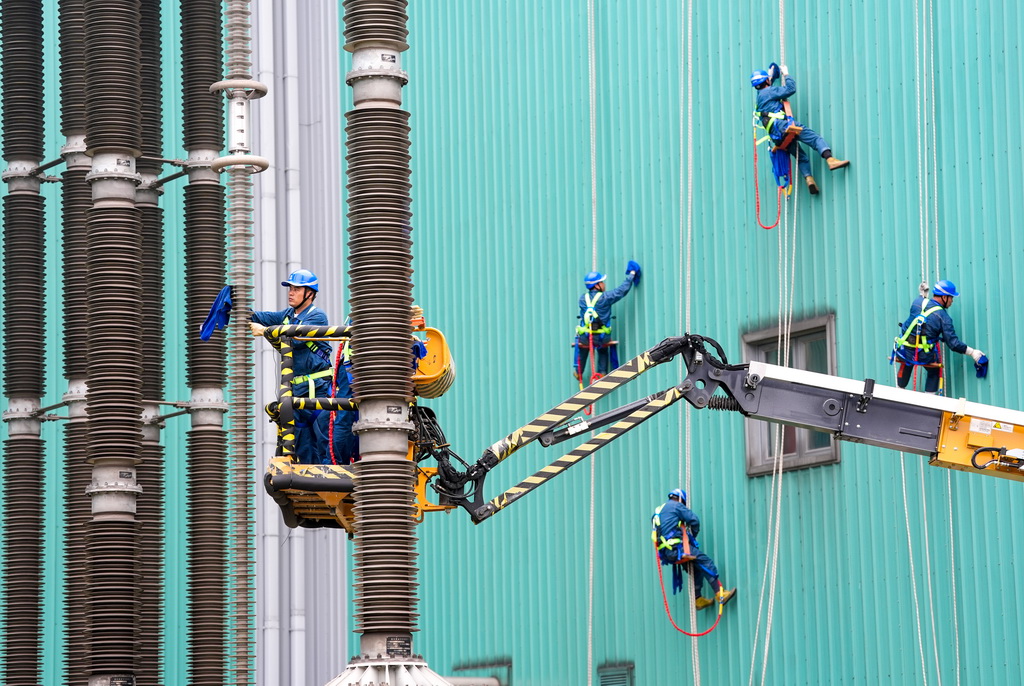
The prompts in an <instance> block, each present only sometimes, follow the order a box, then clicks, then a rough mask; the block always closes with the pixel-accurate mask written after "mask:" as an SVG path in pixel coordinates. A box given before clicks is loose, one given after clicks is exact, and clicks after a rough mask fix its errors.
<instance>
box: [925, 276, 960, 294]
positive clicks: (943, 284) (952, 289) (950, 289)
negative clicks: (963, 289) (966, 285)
mask: <svg viewBox="0 0 1024 686" xmlns="http://www.w3.org/2000/svg"><path fill="white" fill-rule="evenodd" d="M932 293H933V294H934V295H952V296H953V297H956V296H958V295H960V291H958V290H957V289H956V284H955V283H953V282H952V281H947V280H946V279H943V280H942V281H939V282H937V283H936V284H935V285H934V286H932Z"/></svg>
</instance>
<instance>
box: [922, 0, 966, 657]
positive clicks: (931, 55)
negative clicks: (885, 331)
mask: <svg viewBox="0 0 1024 686" xmlns="http://www.w3.org/2000/svg"><path fill="white" fill-rule="evenodd" d="M925 2H926V3H927V6H928V36H929V39H930V40H929V41H928V63H929V64H930V65H931V68H930V69H929V72H928V73H929V75H930V77H929V78H928V90H929V96H928V101H929V103H930V104H931V119H930V120H929V125H930V127H931V131H932V144H931V148H932V218H933V221H934V223H935V278H939V273H940V272H939V163H938V153H937V152H936V149H937V148H938V140H937V138H938V137H937V134H936V131H937V129H938V126H937V125H936V121H937V120H936V118H935V40H934V31H932V30H931V27H932V24H933V17H934V14H933V9H932V0H925ZM958 649H959V648H958Z"/></svg>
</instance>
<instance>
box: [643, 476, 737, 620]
mask: <svg viewBox="0 0 1024 686" xmlns="http://www.w3.org/2000/svg"><path fill="white" fill-rule="evenodd" d="M699 533H700V519H699V518H698V517H697V515H696V514H695V513H694V511H693V510H691V509H690V508H689V507H687V497H686V491H684V490H683V489H681V488H675V489H673V490H671V491H669V494H668V500H667V501H666V502H665V503H664V504H662V505H660V506H659V507H658V509H657V510H655V511H654V515H652V516H651V540H652V541H654V547H655V549H656V550H657V551H658V559H659V560H660V561H661V564H662V565H671V566H672V593H673V594H675V593H678V592H679V591H681V590H683V566H684V565H689V566H690V571H691V572H692V574H693V593H694V604H695V605H696V606H697V609H698V610H704V609H707V608H709V607H711V605H712V604H714V602H715V601H716V600H717V601H718V602H719V603H721V604H722V605H724V604H725V603H727V602H729V601H730V600H732V598H733V596H735V595H736V589H735V588H733V589H731V590H726V589H725V587H724V586H723V585H722V582H721V581H720V580H719V578H718V567H716V566H715V563H714V561H713V560H712V559H711V558H710V557H708V555H707V553H705V552H703V551H702V550H701V549H700V546H699V545H698V544H697V535H698V534H699ZM705 580H706V581H707V582H708V584H709V585H710V586H711V588H712V590H714V592H715V597H714V599H712V598H705V597H703V596H702V595H701V589H702V588H703V586H704V581H705Z"/></svg>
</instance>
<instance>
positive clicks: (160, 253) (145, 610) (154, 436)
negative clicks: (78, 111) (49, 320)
mask: <svg viewBox="0 0 1024 686" xmlns="http://www.w3.org/2000/svg"><path fill="white" fill-rule="evenodd" d="M161 5H162V0H142V4H141V8H140V10H141V17H142V31H141V39H142V82H143V83H144V84H145V87H144V88H143V89H142V91H141V93H140V95H141V96H142V103H141V104H142V157H141V158H140V159H139V162H138V171H139V177H140V184H139V187H138V188H137V189H136V192H135V205H136V207H137V208H138V210H139V213H140V216H141V219H142V339H141V344H142V346H141V347H142V398H143V409H142V417H143V428H142V462H141V463H140V464H139V468H138V478H139V485H140V486H141V487H142V493H141V494H139V498H138V509H137V512H136V520H137V522H138V525H139V545H140V548H139V568H138V572H139V588H138V591H139V596H140V597H141V598H142V602H141V605H140V607H139V648H138V652H137V653H136V654H135V673H136V683H137V684H138V686H160V685H162V684H163V683H164V680H163V653H164V651H163V648H164V640H163V628H164V627H163V621H164V612H163V601H164V533H165V532H164V491H165V483H164V482H165V478H166V469H165V468H164V448H163V446H161V445H160V430H161V429H162V428H163V424H162V423H161V422H160V421H159V417H160V405H159V404H157V403H158V401H161V400H163V399H164V390H165V389H164V347H165V340H164V328H165V317H164V311H165V304H164V219H163V209H162V208H161V207H160V206H159V201H160V195H161V191H162V187H161V186H160V185H159V184H158V183H157V180H158V177H159V175H160V173H161V171H162V170H163V163H162V162H160V161H159V160H160V158H162V157H163V137H164V132H163V117H164V110H163V87H162V86H163V72H162V67H161V65H162V63H163V55H162V48H163V46H162V44H161V40H160V24H161Z"/></svg>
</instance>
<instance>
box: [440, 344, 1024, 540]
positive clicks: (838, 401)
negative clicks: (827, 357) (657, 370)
mask: <svg viewBox="0 0 1024 686" xmlns="http://www.w3.org/2000/svg"><path fill="white" fill-rule="evenodd" d="M709 344H710V345H711V346H712V347H713V348H714V349H715V351H716V352H717V353H718V354H719V355H720V358H719V357H716V356H715V354H714V353H713V352H711V351H709V350H708V347H707V346H708V345H709ZM677 355H678V356H681V357H682V359H683V363H684V365H685V367H686V371H687V374H686V377H685V378H684V379H683V380H682V381H680V382H679V383H678V384H676V385H675V386H672V387H670V388H667V389H665V390H663V391H661V392H659V393H655V394H654V395H651V396H648V397H646V398H643V399H640V400H637V401H634V402H632V403H629V404H627V405H624V406H622V407H620V408H617V409H616V410H612V411H611V412H607V413H604V414H602V415H598V416H596V417H593V418H591V419H590V420H589V421H588V420H586V419H583V418H580V419H576V420H573V416H574V415H576V414H578V413H579V412H580V411H581V410H582V409H583V408H584V407H585V406H586V405H588V404H590V403H592V402H594V401H595V400H596V399H598V398H600V397H603V396H605V395H607V394H608V393H611V392H612V391H614V390H616V389H617V388H619V387H621V386H622V385H624V384H626V383H628V382H630V381H632V380H633V379H635V378H636V377H637V376H639V375H640V374H642V373H643V372H645V371H647V370H648V369H651V368H653V367H654V366H656V365H658V364H661V363H663V362H666V361H668V360H671V359H673V358H674V357H676V356H677ZM719 390H721V393H718V391H719ZM679 400H686V401H687V402H689V403H690V404H691V405H692V406H693V407H695V408H697V409H705V408H710V409H716V410H727V411H736V412H739V413H741V414H743V415H744V416H747V417H750V418H753V419H760V420H764V421H771V422H777V423H780V424H784V425H786V426H795V427H801V428H805V429H812V430H816V431H824V432H828V433H830V434H831V435H832V436H833V437H834V438H836V439H837V440H842V441H851V442H854V443H865V444H867V445H874V446H879V447H882V448H888V449H891V450H900V451H903V452H909V453H914V454H918V455H926V456H928V457H929V462H930V463H931V464H934V465H937V466H942V467H948V468H953V469H961V470H964V471H979V470H980V471H983V472H985V473H988V474H992V475H995V476H1001V477H1004V478H1010V479H1016V480H1019V481H1024V412H1020V411H1017V410H1009V409H1005V408H1000V407H995V406H991V405H982V404H979V403H972V402H967V401H966V400H964V399H962V398H961V399H953V398H943V397H938V396H933V395H927V394H922V393H917V392H914V391H907V390H904V389H899V388H892V387H889V386H882V385H877V384H876V383H875V381H874V380H873V379H865V380H863V381H857V380H853V379H845V378H841V377H837V376H830V375H827V374H818V373H815V372H808V371H804V370H800V369H792V368H789V367H779V366H777V365H770V364H766V363H762V362H750V363H747V364H740V365H730V364H728V362H726V361H725V354H724V352H723V350H722V348H721V346H720V345H719V344H718V343H716V342H715V341H714V340H712V339H710V338H705V337H703V336H698V335H694V334H687V335H685V336H679V337H673V338H667V339H665V340H664V341H662V342H661V343H659V344H658V345H656V346H654V347H653V348H651V349H650V350H647V351H644V352H643V353H641V354H640V355H638V356H637V357H635V358H633V359H632V360H630V361H629V362H627V363H626V364H624V365H622V366H621V367H619V368H618V369H616V370H614V371H613V372H611V373H610V374H608V375H607V376H605V377H602V378H601V379H600V380H598V381H597V382H595V383H594V384H593V385H591V386H589V387H587V388H585V389H583V390H582V391H580V392H578V393H576V394H574V395H573V396H571V397H570V398H568V399H566V400H565V401H563V402H562V403H560V404H559V405H556V406H555V407H554V408H552V409H550V410H548V411H547V412H545V413H544V414H542V415H541V416H540V417H538V418H536V419H534V420H533V421H532V422H530V423H529V424H526V425H525V426H523V427H521V428H520V429H517V430H516V431H514V432H512V433H511V434H509V435H508V436H506V437H505V438H503V439H502V440H500V441H498V442H497V443H494V444H493V445H491V446H490V447H489V448H487V449H486V450H485V451H484V454H483V456H482V457H481V458H480V459H479V460H478V461H477V463H476V464H474V465H471V466H470V467H469V469H467V471H466V472H458V471H456V470H455V469H454V468H453V467H451V465H450V464H446V463H445V461H442V460H439V465H438V466H439V470H438V476H439V479H438V482H437V483H435V484H433V488H434V490H436V491H437V492H438V493H439V494H440V495H441V498H442V502H443V503H444V504H447V505H458V506H461V507H463V508H465V509H466V510H467V511H468V512H469V513H470V516H471V517H472V518H473V521H474V522H477V523H479V522H481V521H483V520H484V519H487V518H488V517H490V516H492V515H493V514H495V513H496V512H498V511H500V510H502V509H504V508H505V507H507V506H508V505H510V504H512V503H513V502H515V501H516V500H518V499H519V498H521V497H522V496H524V495H526V494H527V493H529V492H531V491H533V490H534V489H536V488H538V487H539V486H541V485H543V484H545V483H547V481H549V480H550V479H552V478H554V477H555V476H557V475H559V474H561V473H562V472H564V471H565V470H566V469H568V468H569V467H572V466H573V465H575V464H578V463H579V462H580V461H582V460H583V459H585V458H586V457H589V456H590V455H591V454H593V453H594V452H595V451H596V450H598V449H600V448H602V447H604V446H605V445H607V444H608V443H611V442H612V441H614V440H615V439H617V438H618V437H619V436H621V435H623V434H624V433H626V432H627V431H630V430H631V429H633V428H634V427H636V426H637V425H639V424H640V423H642V422H644V421H646V420H647V419H650V418H651V417H653V416H654V415H655V414H658V413H659V412H661V411H663V410H665V409H667V408H668V407H669V406H671V405H673V404H675V403H676V402H678V401H679ZM602 426H607V427H608V428H606V429H604V430H603V431H601V432H600V433H598V434H596V435H594V436H592V437H591V438H589V439H588V440H587V441H586V442H584V443H582V444H581V445H579V446H578V447H576V448H575V449H573V450H571V451H570V452H568V453H566V454H565V455H563V456H562V457H560V458H558V459H557V460H555V461H554V462H552V463H551V464H550V465H548V466H547V467H544V468H543V469H541V470H539V471H538V472H536V473H535V474H533V475H532V476H529V477H527V478H526V479H524V480H523V481H521V482H520V483H519V484H517V485H516V486H513V487H512V488H509V489H508V490H506V491H505V492H504V493H502V494H500V495H499V496H497V497H496V498H493V499H491V500H490V501H488V502H484V500H483V482H484V478H485V477H486V475H487V473H488V472H489V471H490V470H491V469H493V468H494V467H495V466H496V465H497V464H499V463H500V462H501V461H503V460H504V459H506V458H507V457H509V456H510V455H511V454H512V453H514V452H516V451H518V450H519V449H520V448H522V447H524V446H525V445H527V444H528V443H530V442H532V441H534V440H539V441H540V442H541V444H542V445H545V446H550V445H554V444H556V443H559V442H561V441H564V440H568V439H570V438H572V437H574V436H577V435H579V434H581V433H583V432H586V431H591V430H595V429H598V428H600V427H602ZM470 485H471V487H470V488H469V490H468V491H467V486H470Z"/></svg>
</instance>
